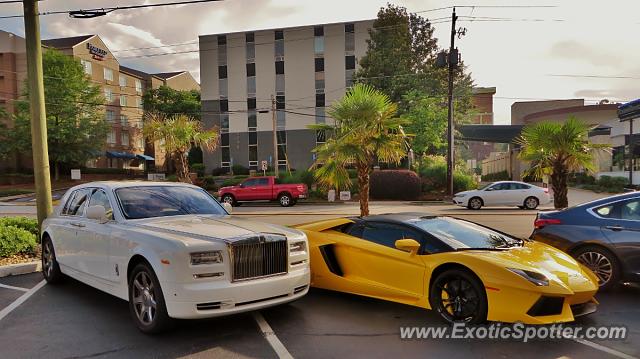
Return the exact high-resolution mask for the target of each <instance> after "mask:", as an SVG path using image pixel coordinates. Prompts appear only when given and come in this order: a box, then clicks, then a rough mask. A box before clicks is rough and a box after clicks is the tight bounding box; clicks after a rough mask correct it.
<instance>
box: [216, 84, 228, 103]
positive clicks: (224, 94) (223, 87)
mask: <svg viewBox="0 0 640 359" xmlns="http://www.w3.org/2000/svg"><path fill="white" fill-rule="evenodd" d="M228 84H229V79H220V80H218V90H219V91H220V98H221V99H226V98H228V97H229V85H228Z"/></svg>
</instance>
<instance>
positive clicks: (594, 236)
mask: <svg viewBox="0 0 640 359" xmlns="http://www.w3.org/2000/svg"><path fill="white" fill-rule="evenodd" d="M534 226H535V229H534V231H533V233H532V234H531V238H533V239H534V240H536V241H539V242H544V243H548V244H550V245H552V246H554V247H557V248H560V249H562V250H563V251H565V252H567V253H570V254H571V255H572V256H574V257H575V258H577V259H578V261H580V262H582V263H584V265H586V266H587V267H589V268H591V270H592V271H593V272H594V273H595V274H596V275H597V276H598V278H599V283H600V288H602V289H611V288H613V287H615V286H616V285H617V284H618V283H619V282H620V281H621V280H629V281H640V192H632V193H625V194H621V195H616V196H611V197H607V198H603V199H599V200H596V201H592V202H588V203H584V204H581V205H578V206H575V207H571V208H568V209H565V210H560V211H549V212H540V213H538V216H537V218H536V220H535V222H534Z"/></svg>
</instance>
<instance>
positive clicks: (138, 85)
mask: <svg viewBox="0 0 640 359" xmlns="http://www.w3.org/2000/svg"><path fill="white" fill-rule="evenodd" d="M136 92H137V93H142V81H140V80H136Z"/></svg>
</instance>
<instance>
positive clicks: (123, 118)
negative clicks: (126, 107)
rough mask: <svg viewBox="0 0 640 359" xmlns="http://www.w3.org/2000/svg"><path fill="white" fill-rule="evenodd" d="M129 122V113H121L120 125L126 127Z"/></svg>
mask: <svg viewBox="0 0 640 359" xmlns="http://www.w3.org/2000/svg"><path fill="white" fill-rule="evenodd" d="M128 122H129V119H128V118H127V115H120V126H122V127H125V126H127V124H128Z"/></svg>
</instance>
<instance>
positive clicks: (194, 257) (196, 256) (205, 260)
mask: <svg viewBox="0 0 640 359" xmlns="http://www.w3.org/2000/svg"><path fill="white" fill-rule="evenodd" d="M215 263H222V251H209V252H195V253H191V265H200V264H215Z"/></svg>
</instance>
